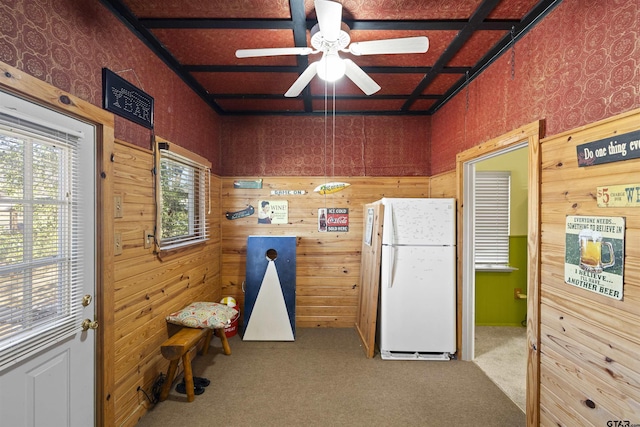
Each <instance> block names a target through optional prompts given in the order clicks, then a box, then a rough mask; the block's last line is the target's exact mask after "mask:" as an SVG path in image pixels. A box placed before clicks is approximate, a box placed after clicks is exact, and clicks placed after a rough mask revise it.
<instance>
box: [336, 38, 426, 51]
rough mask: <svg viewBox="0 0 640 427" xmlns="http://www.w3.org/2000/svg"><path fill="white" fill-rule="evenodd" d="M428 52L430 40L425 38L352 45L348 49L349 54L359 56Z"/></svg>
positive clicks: (372, 41) (374, 41) (373, 41)
mask: <svg viewBox="0 0 640 427" xmlns="http://www.w3.org/2000/svg"><path fill="white" fill-rule="evenodd" d="M427 50H429V39H428V38H427V37H424V36H420V37H405V38H400V39H386V40H371V41H367V42H357V43H351V46H349V49H348V51H349V52H351V53H352V54H354V55H358V56H359V55H385V54H395V53H425V52H426V51H427Z"/></svg>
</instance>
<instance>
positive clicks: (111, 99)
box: [102, 68, 153, 129]
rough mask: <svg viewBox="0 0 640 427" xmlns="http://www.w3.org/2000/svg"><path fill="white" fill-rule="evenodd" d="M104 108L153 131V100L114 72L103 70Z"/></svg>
mask: <svg viewBox="0 0 640 427" xmlns="http://www.w3.org/2000/svg"><path fill="white" fill-rule="evenodd" d="M102 95H103V104H104V105H103V108H104V109H105V110H108V111H111V112H112V113H114V114H117V115H119V116H122V117H125V118H127V119H129V120H131V121H132V122H136V123H138V124H139V125H142V126H144V127H147V128H149V129H153V98H152V97H151V96H149V95H148V94H146V93H145V92H143V91H142V90H140V89H138V88H137V87H135V86H134V85H132V84H131V83H129V82H128V81H126V80H125V79H123V78H122V77H120V76H118V75H117V74H115V73H114V72H113V71H111V70H109V69H107V68H103V69H102Z"/></svg>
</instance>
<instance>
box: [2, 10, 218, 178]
mask: <svg viewBox="0 0 640 427" xmlns="http://www.w3.org/2000/svg"><path fill="white" fill-rule="evenodd" d="M0 61H3V62H5V63H7V64H9V65H12V66H14V67H16V68H19V69H21V70H23V71H25V72H26V73H28V74H30V75H32V76H34V77H37V78H39V79H41V80H44V81H46V82H48V83H50V84H52V85H53V86H56V87H58V88H60V89H62V90H65V91H67V92H70V93H72V94H73V95H76V96H78V97H79V98H82V99H84V100H86V101H88V102H90V103H92V104H94V105H98V106H102V68H103V67H106V68H109V69H110V70H111V71H113V72H115V73H116V74H118V75H119V76H120V77H122V78H124V79H125V80H128V81H129V82H130V83H132V84H133V85H135V86H137V87H139V88H141V89H142V90H144V91H145V92H146V93H148V94H149V95H151V96H152V97H153V98H154V104H155V116H154V125H155V132H156V134H158V135H159V136H162V137H164V138H166V139H168V140H170V141H174V142H175V143H176V144H178V145H181V146H183V147H184V148H187V149H189V150H192V151H194V152H196V153H198V154H199V155H201V156H204V157H206V158H207V159H209V160H210V161H211V162H212V164H213V170H214V172H216V173H219V172H220V171H219V168H220V159H219V152H220V149H219V136H218V135H219V127H220V119H219V117H218V116H217V115H216V113H215V112H213V110H211V108H209V107H208V106H207V105H206V103H205V102H204V101H203V100H202V99H201V98H200V97H198V96H197V95H195V94H194V92H193V91H191V90H190V89H189V88H188V86H187V85H185V84H184V82H183V81H182V80H180V79H179V78H178V77H177V76H176V75H175V74H174V73H173V72H172V71H170V70H169V69H168V68H167V67H166V66H165V65H164V63H163V62H162V61H161V60H160V59H158V58H157V57H156V56H155V55H153V54H152V53H151V51H150V50H149V49H148V48H147V47H146V46H145V45H144V44H143V43H142V42H141V41H140V40H138V38H137V37H135V36H134V35H133V34H132V33H131V32H130V31H129V30H128V29H127V28H126V27H125V26H124V25H122V24H121V23H120V21H119V20H118V19H117V18H116V17H114V16H113V14H112V13H111V12H109V11H108V10H107V9H105V8H104V7H103V6H102V5H101V4H100V2H99V1H97V0H2V2H1V3H0ZM115 136H116V138H119V139H122V140H124V141H127V142H130V143H133V144H136V145H138V146H141V147H145V148H149V147H150V141H151V136H152V135H151V131H150V130H149V129H147V128H145V127H142V126H139V125H137V124H135V123H133V122H130V121H128V120H126V119H124V118H122V117H119V116H116V122H115Z"/></svg>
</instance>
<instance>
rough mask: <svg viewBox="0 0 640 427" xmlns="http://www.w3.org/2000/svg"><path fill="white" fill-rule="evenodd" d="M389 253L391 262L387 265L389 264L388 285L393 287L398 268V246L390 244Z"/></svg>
mask: <svg viewBox="0 0 640 427" xmlns="http://www.w3.org/2000/svg"><path fill="white" fill-rule="evenodd" d="M388 253H389V255H388V258H387V260H388V261H389V263H388V264H387V265H388V266H389V270H388V276H387V287H388V288H391V287H393V276H394V273H395V269H396V247H395V246H393V245H391V246H389V251H388Z"/></svg>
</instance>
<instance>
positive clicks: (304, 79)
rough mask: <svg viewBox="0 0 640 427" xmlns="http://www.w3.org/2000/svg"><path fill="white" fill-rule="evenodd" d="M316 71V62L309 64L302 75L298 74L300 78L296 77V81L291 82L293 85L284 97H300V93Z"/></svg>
mask: <svg viewBox="0 0 640 427" xmlns="http://www.w3.org/2000/svg"><path fill="white" fill-rule="evenodd" d="M317 71H318V61H316V62H312V63H311V64H309V66H308V67H307V69H306V70H304V72H303V73H302V74H300V77H298V80H296V81H295V82H293V84H292V85H291V87H290V88H289V90H288V91H287V93H285V94H284V96H286V97H287V98H295V97H296V96H298V95H300V92H302V89H304V88H305V87H307V85H308V84H309V82H310V81H311V79H312V78H314V77H315V75H316V72H317Z"/></svg>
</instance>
